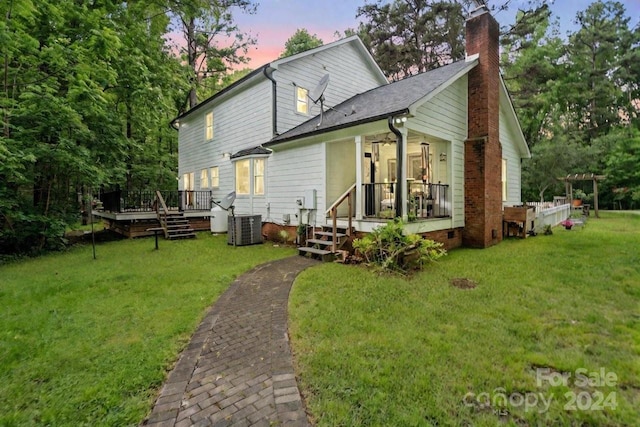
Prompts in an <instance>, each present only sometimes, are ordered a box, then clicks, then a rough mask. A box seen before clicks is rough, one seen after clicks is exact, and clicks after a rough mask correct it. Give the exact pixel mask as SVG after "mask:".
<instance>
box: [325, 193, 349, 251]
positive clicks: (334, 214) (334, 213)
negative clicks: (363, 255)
mask: <svg viewBox="0 0 640 427" xmlns="http://www.w3.org/2000/svg"><path fill="white" fill-rule="evenodd" d="M355 188H356V184H355V183H354V184H353V185H352V186H351V187H349V188H348V189H347V190H346V191H345V192H344V193H342V195H341V196H340V197H338V199H337V200H336V201H335V202H333V204H332V205H331V206H330V207H329V209H327V211H326V212H325V215H326V214H331V231H332V233H333V236H332V237H333V238H332V241H333V244H332V245H331V252H336V250H337V247H336V242H337V234H338V208H339V207H340V205H341V204H342V203H343V202H344V201H345V200H347V205H348V209H349V211H348V213H347V218H348V221H349V225H348V227H347V230H346V234H347V236H351V229H352V228H351V225H352V221H353V201H352V200H351V199H352V197H354V196H353V195H352V193H353V190H355Z"/></svg>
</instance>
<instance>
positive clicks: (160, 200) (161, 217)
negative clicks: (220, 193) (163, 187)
mask: <svg viewBox="0 0 640 427" xmlns="http://www.w3.org/2000/svg"><path fill="white" fill-rule="evenodd" d="M161 208H162V214H161V213H160V209H161ZM156 214H157V215H158V222H159V223H160V226H161V227H162V229H163V230H164V237H165V238H166V239H168V238H169V230H168V228H167V215H169V208H167V203H166V202H165V201H164V197H162V193H161V192H160V190H156Z"/></svg>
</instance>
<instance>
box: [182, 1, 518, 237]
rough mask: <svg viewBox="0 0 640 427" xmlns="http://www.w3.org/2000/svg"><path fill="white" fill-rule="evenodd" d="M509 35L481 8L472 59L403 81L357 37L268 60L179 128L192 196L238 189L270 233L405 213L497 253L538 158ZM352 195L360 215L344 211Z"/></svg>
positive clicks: (246, 208) (473, 28)
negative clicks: (533, 155) (510, 88)
mask: <svg viewBox="0 0 640 427" xmlns="http://www.w3.org/2000/svg"><path fill="white" fill-rule="evenodd" d="M498 38H499V26H498V24H497V22H496V21H495V19H494V18H493V17H492V16H491V14H490V13H489V12H488V11H487V9H486V7H480V8H478V9H477V10H475V11H474V12H473V13H472V15H471V16H470V18H469V19H468V21H467V26H466V39H467V58H466V59H465V60H463V61H459V62H455V63H452V64H449V65H446V66H443V67H441V68H438V69H435V70H433V71H429V72H425V73H422V74H418V75H415V76H412V77H408V78H406V79H404V80H401V81H398V82H394V83H389V82H388V80H387V79H386V77H385V76H384V74H383V73H382V72H381V70H380V68H379V67H378V65H377V64H376V63H375V61H374V60H373V58H372V57H371V55H370V54H369V52H368V51H367V50H366V48H365V47H364V45H363V44H362V42H361V41H360V39H359V38H358V37H357V36H353V37H349V38H346V39H343V40H340V41H337V42H334V43H330V44H327V45H324V46H322V47H318V48H316V49H312V50H309V51H306V52H303V53H300V54H297V55H295V56H291V57H288V58H282V59H278V60H276V61H274V62H271V63H269V64H266V65H264V66H263V67H261V68H259V69H257V70H255V71H253V72H252V73H251V74H249V75H247V76H246V77H245V78H243V79H242V80H240V81H238V82H236V83H235V84H233V85H231V86H230V87H228V88H226V89H225V90H223V91H221V92H219V93H217V94H216V95H214V96H213V97H211V98H209V99H207V100H206V101H204V102H202V103H201V104H199V105H198V106H196V107H195V108H193V109H191V110H190V111H188V112H186V113H184V114H182V115H181V116H179V117H178V118H176V119H175V120H174V126H175V127H176V128H177V129H178V131H179V188H180V189H181V190H186V191H187V192H188V193H189V192H197V191H199V190H202V191H211V194H212V195H213V198H214V200H215V199H222V198H223V197H224V196H225V195H226V194H228V193H229V192H231V191H236V193H237V199H236V201H235V212H236V214H260V215H261V216H262V220H263V222H264V227H265V229H273V228H278V227H295V226H297V225H298V224H309V225H315V226H325V225H331V224H334V223H335V224H336V225H337V226H339V227H343V228H347V227H348V225H349V224H351V225H352V227H353V228H354V229H355V230H357V231H358V232H368V231H371V230H372V229H374V228H375V227H377V226H379V225H380V224H383V223H385V222H386V221H388V220H389V218H392V217H395V216H401V217H402V218H403V219H404V220H405V223H406V229H407V231H408V232H415V233H422V234H424V235H426V236H429V237H430V238H433V239H435V240H439V241H442V242H444V243H445V245H446V246H447V247H456V246H460V245H468V246H473V247H487V246H490V245H493V244H495V243H497V242H499V241H500V240H501V239H502V210H503V207H504V206H511V205H518V204H520V203H521V200H520V189H521V184H520V182H521V167H520V163H521V159H523V158H527V157H529V156H530V153H529V150H528V147H527V144H526V141H525V140H524V136H523V134H522V131H521V129H520V126H519V124H518V120H517V118H516V114H515V111H514V109H513V105H512V104H511V101H510V99H509V94H508V93H507V90H506V88H505V85H504V82H503V80H502V78H501V76H500V72H499V52H498V50H499V46H498ZM327 75H328V79H329V82H328V84H327V85H326V89H325V90H324V92H323V99H322V101H323V102H322V103H319V102H318V103H314V102H313V101H312V100H311V99H310V96H309V95H310V94H311V95H312V96H313V97H317V96H318V94H319V91H320V90H321V89H323V87H320V88H316V86H317V85H318V82H320V81H324V82H325V83H326V79H327V77H325V76H327ZM323 78H324V79H323ZM323 106H324V107H323ZM322 107H323V109H322V110H321V108H322ZM347 195H348V196H350V197H349V204H350V205H351V207H349V206H348V203H341V204H337V202H342V199H346V196H347ZM205 208H206V207H205ZM334 208H335V209H334ZM330 215H333V218H331V217H330Z"/></svg>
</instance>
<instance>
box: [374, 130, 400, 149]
mask: <svg viewBox="0 0 640 427" xmlns="http://www.w3.org/2000/svg"><path fill="white" fill-rule="evenodd" d="M392 142H396V140H395V139H393V138H391V133H390V132H388V133H386V134H384V135H383V136H382V137H381V136H380V135H374V137H373V140H372V141H371V143H372V144H382V145H385V146H387V145H389V144H391V143H392Z"/></svg>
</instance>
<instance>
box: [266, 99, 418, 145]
mask: <svg viewBox="0 0 640 427" xmlns="http://www.w3.org/2000/svg"><path fill="white" fill-rule="evenodd" d="M389 114H391V117H393V116H396V115H402V114H409V109H408V108H403V109H402V110H398V111H394V112H391V113H384V114H380V115H377V116H373V117H366V118H363V119H359V120H354V121H352V122H346V123H342V124H339V125H334V126H328V127H326V128H320V129H318V128H316V129H314V130H312V131H309V132H303V133H301V134H295V135H291V136H286V135H287V133H289V132H291V131H293V130H294V129H296V128H293V129H291V130H290V131H287V132H285V133H283V134H282V135H278V137H277V138H278V139H276V140H275V141H274V140H271V141H269V142H266V143H264V144H262V146H263V147H271V146H274V145H277V144H281V143H284V142H288V141H292V140H296V139H302V138H308V137H312V136H315V135H320V134H323V133H329V132H333V131H336V130H341V129H346V128H350V127H354V126H358V125H361V124H365V123H371V122H377V121H378V120H381V119H386V118H388V117H390V116H389ZM318 117H319V116H315V117H313V118H311V119H309V121H311V120H315V119H316V118H318ZM325 117H326V116H325ZM306 123H307V122H304V123H302V124H301V125H299V126H302V125H304V124H306Z"/></svg>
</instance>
